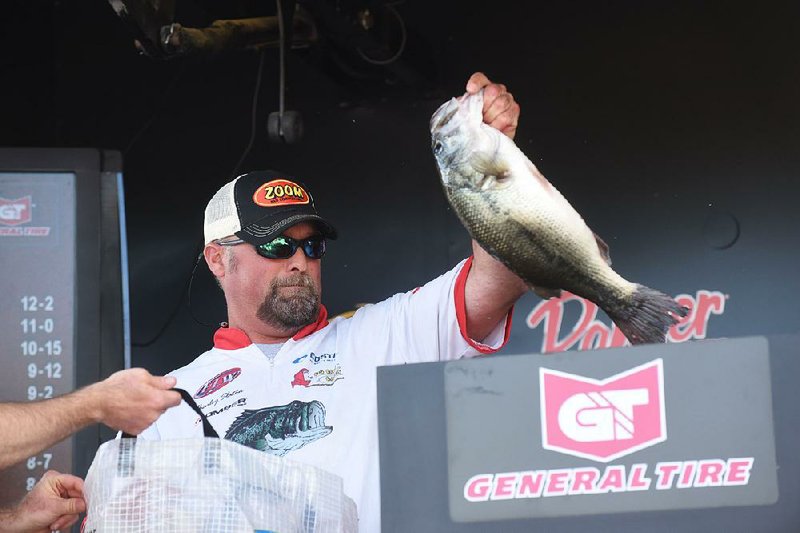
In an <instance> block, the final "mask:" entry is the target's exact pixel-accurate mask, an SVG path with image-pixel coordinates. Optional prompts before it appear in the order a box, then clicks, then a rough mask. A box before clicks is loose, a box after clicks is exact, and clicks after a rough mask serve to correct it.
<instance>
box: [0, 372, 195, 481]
mask: <svg viewBox="0 0 800 533" xmlns="http://www.w3.org/2000/svg"><path fill="white" fill-rule="evenodd" d="M174 385H175V378H173V377H170V376H166V377H161V376H153V375H151V374H150V373H149V372H147V371H146V370H144V369H142V368H131V369H128V370H122V371H120V372H117V373H115V374H113V375H111V376H110V377H109V378H107V379H105V380H104V381H100V382H98V383H93V384H92V385H89V386H87V387H84V388H82V389H80V390H77V391H75V392H72V393H70V394H66V395H64V396H60V397H58V398H53V399H50V400H43V401H38V402H31V403H0V420H2V421H3V423H2V424H0V469H2V468H5V467H7V466H10V465H13V464H15V463H18V462H20V461H23V460H24V459H26V458H27V457H31V456H33V455H36V454H37V453H39V452H40V451H42V450H44V449H46V448H49V447H50V446H52V445H53V444H55V443H57V442H60V441H61V440H63V439H65V438H67V437H68V436H70V435H71V434H73V433H75V432H76V431H79V430H80V429H83V428H84V427H86V426H88V425H90V424H95V423H103V424H105V425H107V426H109V427H110V428H112V429H116V430H122V431H124V432H126V433H130V434H132V435H137V434H139V433H141V432H142V431H143V430H144V429H145V428H147V427H148V426H149V425H150V424H152V423H153V422H154V421H155V420H156V419H157V418H158V417H159V416H161V414H162V413H163V412H164V411H166V410H167V409H168V408H170V407H173V406H175V405H178V404H179V403H180V401H181V397H180V395H179V394H178V393H177V392H175V391H170V390H168V389H170V388H171V387H173V386H174Z"/></svg>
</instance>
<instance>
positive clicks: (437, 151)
mask: <svg viewBox="0 0 800 533" xmlns="http://www.w3.org/2000/svg"><path fill="white" fill-rule="evenodd" d="M442 148H444V146H443V145H442V141H436V142H435V143H433V153H434V154H436V155H439V154H440V153H441V151H442Z"/></svg>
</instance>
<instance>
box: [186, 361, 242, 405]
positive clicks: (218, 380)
mask: <svg viewBox="0 0 800 533" xmlns="http://www.w3.org/2000/svg"><path fill="white" fill-rule="evenodd" d="M241 374H242V369H241V368H239V367H235V368H229V369H228V370H226V371H224V372H220V373H219V374H217V375H216V376H214V377H213V378H211V379H209V380H208V381H206V383H205V385H203V386H202V387H200V388H199V389H197V392H196V393H195V394H194V397H195V398H196V399H199V398H205V397H206V396H208V395H209V394H214V393H215V392H217V391H218V390H220V389H221V388H222V387H224V386H225V385H227V384H228V383H230V382H231V381H233V380H234V379H236V378H238V377H239V376H240V375H241Z"/></svg>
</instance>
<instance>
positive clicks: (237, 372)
mask: <svg viewBox="0 0 800 533" xmlns="http://www.w3.org/2000/svg"><path fill="white" fill-rule="evenodd" d="M471 264H472V258H469V259H467V260H466V261H462V262H461V263H459V265H457V266H456V267H455V268H453V269H452V270H451V271H449V272H447V273H446V274H444V275H442V276H440V277H438V278H437V279H435V280H433V281H431V282H429V283H427V284H426V285H425V286H423V287H420V288H418V289H415V290H413V291H410V292H407V293H404V294H396V295H395V296H392V297H391V298H389V299H387V300H384V301H382V302H380V303H378V304H374V305H368V306H365V307H363V308H361V309H359V310H358V311H357V312H356V313H355V314H354V315H353V316H352V317H351V318H347V319H345V318H342V317H337V318H334V319H332V320H331V321H330V322H328V320H327V312H326V311H325V309H324V307H322V308H321V312H320V316H319V318H318V320H317V322H316V323H314V324H311V325H309V326H307V327H306V328H304V329H303V330H301V331H300V332H298V334H297V335H295V336H294V337H293V338H292V339H290V340H288V341H287V342H286V343H284V345H283V346H282V347H281V348H280V350H279V351H278V353H277V355H275V356H274V357H273V358H268V357H267V356H265V355H264V353H263V352H262V351H261V350H260V349H259V347H258V346H256V345H255V344H253V343H252V342H251V341H250V339H249V338H248V337H247V335H246V334H245V333H244V332H242V331H240V330H238V329H234V328H220V329H219V330H217V332H216V334H215V335H214V347H213V348H212V349H211V350H209V351H207V352H205V353H204V354H202V355H201V356H200V357H198V358H197V359H195V360H194V361H193V362H192V363H190V364H189V365H187V366H185V367H183V368H180V369H178V370H175V371H174V372H171V373H170V374H169V375H172V376H175V377H176V378H177V380H178V383H177V385H176V386H177V387H179V388H182V389H185V390H187V391H188V392H189V393H191V394H192V396H193V397H194V398H195V399H196V401H197V404H198V406H199V407H200V408H201V410H202V411H203V413H204V414H205V415H206V417H207V418H208V420H209V422H210V423H211V425H212V426H214V428H215V429H216V431H217V433H219V435H220V437H223V436H224V438H226V439H230V440H233V441H237V442H239V443H241V444H244V445H246V446H250V447H253V448H256V449H259V450H263V451H265V452H267V453H272V454H275V455H279V456H284V457H286V458H287V459H291V460H293V461H299V462H304V463H307V464H311V465H314V466H317V467H319V468H322V469H324V470H327V471H329V472H332V473H334V474H336V475H338V476H340V477H341V478H342V479H343V480H344V492H345V494H347V495H348V496H349V497H351V498H352V499H353V500H355V502H356V505H357V506H358V516H359V530H360V531H361V532H362V533H364V532H365V533H373V532H377V531H380V485H379V473H378V464H379V462H378V423H377V416H378V415H377V409H378V408H377V390H376V368H377V367H378V366H383V365H393V364H402V363H417V362H430V361H444V360H451V359H458V358H461V357H469V356H474V355H477V354H479V353H490V352H493V351H495V350H498V349H499V348H501V347H502V346H503V344H505V342H506V341H507V340H508V333H509V331H510V328H511V312H509V314H508V316H507V317H506V319H505V320H504V321H501V323H500V324H498V325H497V327H496V328H495V330H494V331H492V333H491V334H490V335H489V336H488V337H487V338H486V339H484V341H483V343H478V342H475V341H473V340H471V339H469V338H468V336H467V335H466V314H465V307H464V286H465V283H466V277H467V272H468V271H469V269H470V267H471ZM414 393H415V392H414V391H413V390H409V391H408V394H409V395H411V394H414ZM390 423H391V422H390ZM202 435H203V430H202V426H201V424H200V419H199V417H198V416H197V415H196V414H195V412H194V411H192V410H191V408H189V407H188V406H187V405H186V404H185V403H182V404H181V405H179V406H177V407H173V408H171V409H169V410H168V411H167V412H166V413H164V414H163V415H162V416H161V417H160V418H159V419H158V420H157V421H156V422H155V423H154V424H153V425H151V426H150V427H149V428H148V429H146V430H145V431H144V432H143V433H142V434H141V435H140V438H145V439H174V438H187V437H194V436H196V437H202Z"/></svg>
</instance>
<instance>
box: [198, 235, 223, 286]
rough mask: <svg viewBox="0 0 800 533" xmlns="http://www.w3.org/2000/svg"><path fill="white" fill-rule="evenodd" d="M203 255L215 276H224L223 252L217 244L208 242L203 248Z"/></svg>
mask: <svg viewBox="0 0 800 533" xmlns="http://www.w3.org/2000/svg"><path fill="white" fill-rule="evenodd" d="M203 257H205V259H206V264H207V265H208V269H209V270H210V271H211V273H212V274H214V276H216V277H217V278H222V277H225V254H224V252H223V250H222V246H220V245H219V244H214V243H208V244H206V247H205V248H203Z"/></svg>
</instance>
